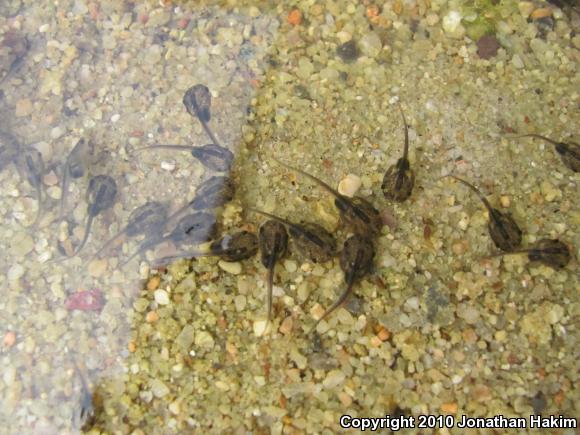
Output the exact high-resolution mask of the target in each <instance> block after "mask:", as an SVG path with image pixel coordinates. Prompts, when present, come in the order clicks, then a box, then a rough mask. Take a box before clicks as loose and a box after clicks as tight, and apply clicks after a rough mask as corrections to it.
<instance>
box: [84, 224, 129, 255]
mask: <svg viewBox="0 0 580 435" xmlns="http://www.w3.org/2000/svg"><path fill="white" fill-rule="evenodd" d="M123 234H125V229H123V230H121V231H119V232H118V233H117V234H115V235H114V236H113V237H111V238H110V239H109V240H107V241H106V242H105V243H104V244H103V246H101V247H100V248H99V250H98V251H97V252H95V253H94V254H93V256H92V257H91V260H94V259H95V258H97V257H98V256H99V254H100V253H101V252H103V251H104V250H105V249H107V248H108V247H109V246H111V244H112V243H113V242H115V241H116V240H118V239H119V238H120V237H121V236H122V235H123Z"/></svg>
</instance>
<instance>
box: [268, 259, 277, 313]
mask: <svg viewBox="0 0 580 435" xmlns="http://www.w3.org/2000/svg"><path fill="white" fill-rule="evenodd" d="M275 268H276V255H275V254H273V255H271V256H270V258H269V259H268V302H267V303H268V322H270V321H271V320H272V291H273V287H274V269H275Z"/></svg>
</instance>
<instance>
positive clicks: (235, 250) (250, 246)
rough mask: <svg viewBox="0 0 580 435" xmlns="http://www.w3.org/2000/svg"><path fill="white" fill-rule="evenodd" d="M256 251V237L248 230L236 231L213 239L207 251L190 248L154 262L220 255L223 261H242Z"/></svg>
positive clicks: (159, 263)
mask: <svg viewBox="0 0 580 435" xmlns="http://www.w3.org/2000/svg"><path fill="white" fill-rule="evenodd" d="M256 252H258V238H257V237H256V235H255V234H254V233H251V232H249V231H238V232H235V233H232V234H226V235H225V236H223V237H221V238H220V239H218V240H216V241H214V242H213V243H212V244H211V245H210V247H209V249H208V250H207V251H202V250H190V251H183V252H180V253H179V254H177V255H171V256H167V257H163V258H161V259H159V260H158V261H157V262H156V264H158V265H163V264H167V263H168V262H170V261H174V260H179V259H181V258H199V257H220V258H221V259H223V260H225V261H230V262H231V261H242V260H246V259H248V258H250V257H253V256H254V255H255V254H256Z"/></svg>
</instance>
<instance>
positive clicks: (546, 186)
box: [540, 180, 562, 202]
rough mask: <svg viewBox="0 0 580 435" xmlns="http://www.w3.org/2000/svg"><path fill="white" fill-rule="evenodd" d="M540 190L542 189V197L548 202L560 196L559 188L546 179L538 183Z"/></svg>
mask: <svg viewBox="0 0 580 435" xmlns="http://www.w3.org/2000/svg"><path fill="white" fill-rule="evenodd" d="M540 190H541V191H542V195H543V196H544V199H545V200H546V201H548V202H552V201H554V200H555V199H560V198H562V192H561V191H560V189H558V188H557V187H555V186H554V185H553V184H552V183H550V182H549V181H547V180H544V181H542V183H541V184H540Z"/></svg>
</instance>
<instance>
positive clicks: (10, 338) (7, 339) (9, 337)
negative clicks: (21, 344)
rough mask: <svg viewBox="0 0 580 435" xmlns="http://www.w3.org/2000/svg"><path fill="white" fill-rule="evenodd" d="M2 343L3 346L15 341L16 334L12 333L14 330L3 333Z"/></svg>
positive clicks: (9, 345)
mask: <svg viewBox="0 0 580 435" xmlns="http://www.w3.org/2000/svg"><path fill="white" fill-rule="evenodd" d="M3 343H4V346H6V347H12V346H14V343H16V334H15V333H14V331H8V332H7V333H6V334H5V335H4V340H3Z"/></svg>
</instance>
